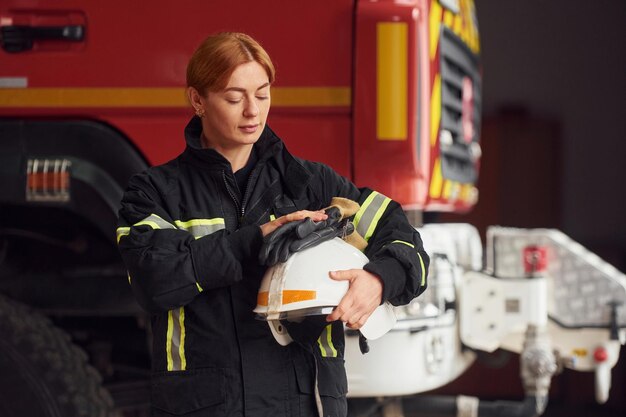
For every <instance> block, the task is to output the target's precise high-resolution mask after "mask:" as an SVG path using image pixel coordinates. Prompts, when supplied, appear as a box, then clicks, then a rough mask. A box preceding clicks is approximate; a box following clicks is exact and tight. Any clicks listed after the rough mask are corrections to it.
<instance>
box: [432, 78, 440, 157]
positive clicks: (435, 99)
mask: <svg viewBox="0 0 626 417" xmlns="http://www.w3.org/2000/svg"><path fill="white" fill-rule="evenodd" d="M440 122H441V74H437V75H436V76H435V81H434V82H433V91H432V92H431V94H430V146H432V147H434V146H435V145H436V144H437V135H438V134H439V123H440Z"/></svg>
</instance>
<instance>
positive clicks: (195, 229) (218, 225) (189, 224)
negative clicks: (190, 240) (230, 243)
mask: <svg viewBox="0 0 626 417" xmlns="http://www.w3.org/2000/svg"><path fill="white" fill-rule="evenodd" d="M174 223H175V224H176V226H177V227H178V228H179V229H182V230H186V231H188V232H189V233H191V234H192V235H193V237H195V238H196V239H198V238H201V237H202V236H206V235H210V234H211V233H215V232H217V231H218V230H222V229H224V228H225V227H226V226H225V223H224V219H222V218H215V219H192V220H187V221H186V222H183V221H180V220H176V221H175V222H174Z"/></svg>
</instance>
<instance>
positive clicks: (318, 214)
mask: <svg viewBox="0 0 626 417" xmlns="http://www.w3.org/2000/svg"><path fill="white" fill-rule="evenodd" d="M307 217H310V218H311V220H313V221H314V222H319V221H322V220H326V219H327V218H328V215H326V213H324V210H318V211H310V210H300V211H294V212H293V213H289V214H285V215H284V216H281V217H279V218H277V219H276V220H272V221H271V222H267V223H265V224H263V225H261V233H262V234H263V237H265V236H267V235H269V234H270V233H272V232H273V231H274V230H276V229H278V228H279V227H280V226H282V225H284V224H287V223H290V222H295V221H298V220H302V219H305V218H307Z"/></svg>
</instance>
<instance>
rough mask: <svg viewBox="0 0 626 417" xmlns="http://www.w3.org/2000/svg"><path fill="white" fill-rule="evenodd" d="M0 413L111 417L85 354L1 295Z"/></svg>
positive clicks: (109, 404)
mask: <svg viewBox="0 0 626 417" xmlns="http://www.w3.org/2000/svg"><path fill="white" fill-rule="evenodd" d="M0 415H1V416H6V417H22V416H41V417H67V416H76V417H111V416H114V415H115V414H113V400H112V399H111V396H110V395H109V393H108V392H107V391H106V390H105V389H104V388H103V387H102V384H101V378H100V375H99V374H98V372H97V371H96V370H95V369H94V368H93V367H91V366H89V365H88V364H87V354H86V353H85V352H84V351H82V350H81V349H80V348H78V347H77V346H76V345H74V344H72V343H71V341H70V338H69V336H68V335H67V334H66V333H65V332H63V331H62V330H61V329H59V328H57V327H55V326H53V324H52V323H51V322H50V320H48V319H47V318H45V317H44V316H42V315H41V314H38V313H36V312H34V311H32V310H31V309H29V308H28V307H26V306H24V305H22V304H18V303H16V302H14V301H11V300H9V299H7V298H6V297H4V296H0Z"/></svg>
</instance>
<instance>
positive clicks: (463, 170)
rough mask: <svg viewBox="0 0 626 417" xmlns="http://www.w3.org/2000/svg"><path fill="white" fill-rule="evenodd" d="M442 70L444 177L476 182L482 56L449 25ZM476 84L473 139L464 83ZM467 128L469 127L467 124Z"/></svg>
mask: <svg viewBox="0 0 626 417" xmlns="http://www.w3.org/2000/svg"><path fill="white" fill-rule="evenodd" d="M440 42H441V43H440V47H441V49H440V60H441V61H440V71H441V129H440V133H439V135H440V136H439V143H440V146H441V149H440V152H441V168H442V171H443V176H444V178H447V179H450V180H453V181H459V182H463V183H475V182H476V180H477V177H478V172H477V170H476V164H475V162H476V160H477V158H479V157H480V147H479V146H478V141H479V138H480V117H481V104H482V94H481V88H482V85H481V77H480V73H479V60H478V56H477V55H475V54H474V53H472V52H471V51H470V49H469V48H468V47H467V46H466V45H465V44H464V43H463V41H462V40H461V39H460V38H459V37H458V36H456V35H455V34H454V32H452V31H451V30H450V29H448V28H447V27H445V26H444V27H443V28H442V33H441V41H440ZM464 80H465V82H468V80H469V82H471V86H472V87H473V88H472V90H473V114H472V115H471V124H472V133H471V139H467V138H464V132H463V83H464ZM466 129H467V127H466Z"/></svg>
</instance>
